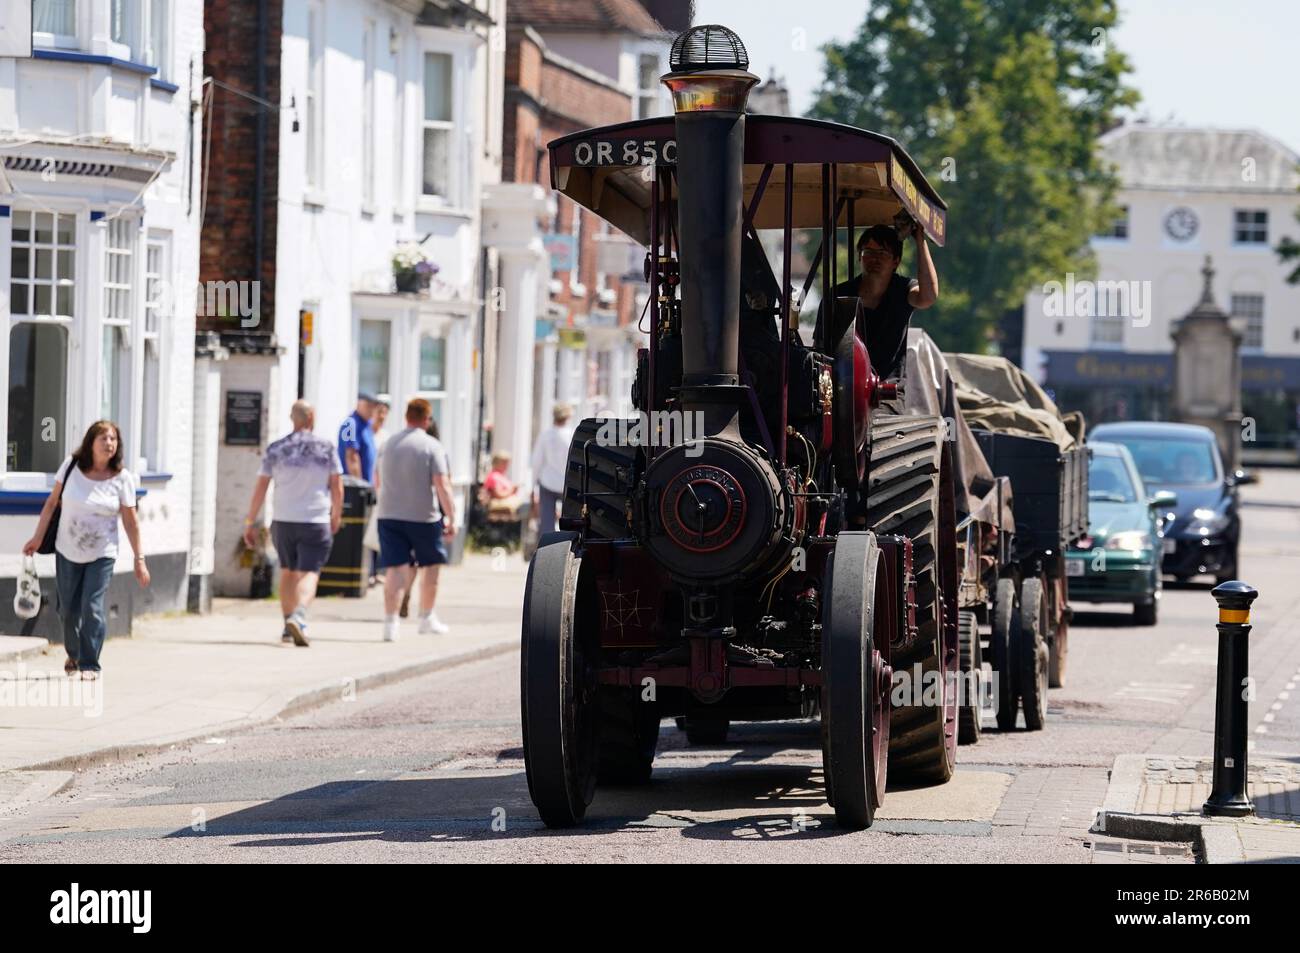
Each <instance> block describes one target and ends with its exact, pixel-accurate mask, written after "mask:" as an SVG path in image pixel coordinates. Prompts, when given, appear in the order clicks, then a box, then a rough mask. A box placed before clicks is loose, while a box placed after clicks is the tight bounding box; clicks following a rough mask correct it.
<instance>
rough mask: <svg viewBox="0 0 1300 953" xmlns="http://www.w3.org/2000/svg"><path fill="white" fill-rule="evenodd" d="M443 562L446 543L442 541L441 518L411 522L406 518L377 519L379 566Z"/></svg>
mask: <svg viewBox="0 0 1300 953" xmlns="http://www.w3.org/2000/svg"><path fill="white" fill-rule="evenodd" d="M446 561H447V544H446V543H444V542H443V541H442V520H438V521H437V522H436V523H413V522H410V521H409V520H379V565H380V568H383V569H387V568H388V567H389V566H409V565H410V564H412V563H414V564H415V565H417V566H441V565H442V564H443V563H445V562H446Z"/></svg>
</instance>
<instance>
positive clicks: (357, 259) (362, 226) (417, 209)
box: [215, 0, 505, 594]
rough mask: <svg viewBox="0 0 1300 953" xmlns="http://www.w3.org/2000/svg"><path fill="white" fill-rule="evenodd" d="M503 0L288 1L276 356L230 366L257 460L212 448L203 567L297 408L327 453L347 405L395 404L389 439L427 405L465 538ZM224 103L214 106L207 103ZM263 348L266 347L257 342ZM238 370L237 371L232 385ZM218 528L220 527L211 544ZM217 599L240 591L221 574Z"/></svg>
mask: <svg viewBox="0 0 1300 953" xmlns="http://www.w3.org/2000/svg"><path fill="white" fill-rule="evenodd" d="M504 17H505V3H504V0H475V2H473V3H469V2H464V3H462V2H450V0H449V2H441V3H425V2H422V0H389V2H377V0H286V2H285V4H284V17H283V25H282V36H281V39H280V47H279V57H278V71H279V72H278V88H279V101H278V110H279V116H280V119H279V125H278V139H277V146H278V148H277V150H276V151H277V154H278V157H277V160H276V162H277V165H276V192H277V195H278V202H277V204H276V209H275V215H276V226H275V236H274V248H275V252H274V283H275V287H274V321H273V325H272V326H271V327H269V328H259V329H257V330H258V332H259V334H261V335H262V337H261V338H260V339H259V340H261V341H262V342H263V343H267V344H273V345H274V346H273V347H270V346H268V347H265V348H261V349H259V351H258V353H246V354H244V353H240V352H239V346H238V345H239V341H240V340H241V339H244V340H246V339H247V336H241V335H238V334H235V333H233V331H232V333H230V334H226V333H223V334H222V341H223V343H224V344H226V345H227V346H228V349H229V350H230V351H231V356H230V359H229V361H227V362H225V367H224V369H223V370H222V371H221V373H222V374H223V375H226V376H229V377H230V378H231V383H230V384H223V390H224V391H227V392H228V391H229V390H231V389H251V390H254V391H260V392H262V393H263V394H264V395H265V400H264V410H263V418H264V420H265V425H264V428H263V433H262V435H261V437H262V439H261V441H260V445H259V446H255V447H232V446H226V445H224V444H223V445H222V447H221V449H220V456H221V458H222V462H221V463H220V465H219V477H218V480H219V482H220V483H221V484H222V485H223V487H225V486H232V487H237V490H236V492H234V493H232V494H230V499H229V500H227V499H226V498H225V495H224V494H223V497H222V499H221V501H220V503H219V504H218V506H219V512H218V517H217V527H218V529H217V547H216V548H217V552H218V553H222V552H228V553H229V552H234V550H235V548H236V545H237V544H236V542H235V539H234V537H235V536H236V535H237V534H238V531H239V526H240V525H241V524H242V519H243V514H244V509H243V508H244V507H246V506H247V501H248V496H247V493H246V492H244V490H245V488H246V487H245V484H247V486H248V487H251V482H252V479H253V477H252V476H251V474H252V473H253V472H255V469H256V463H257V460H258V459H260V454H261V451H262V450H263V449H264V447H265V445H266V443H268V442H269V441H270V440H273V439H275V438H276V437H277V436H279V435H280V434H282V433H283V432H284V431H286V430H287V429H288V427H289V424H288V413H289V406H290V404H291V403H292V402H293V401H294V400H295V399H296V398H298V397H299V396H302V397H305V398H306V399H307V400H309V401H311V402H312V404H314V405H315V407H316V430H317V432H318V433H320V434H322V435H323V436H326V437H328V438H329V439H331V440H335V439H336V438H337V435H338V429H339V426H340V424H341V423H342V422H343V421H344V419H345V418H346V417H347V415H348V414H350V413H351V411H352V409H353V407H354V405H355V403H356V395H357V393H358V391H360V390H366V391H372V392H376V393H387V394H390V395H391V396H392V398H393V408H392V413H391V415H390V417H389V422H388V424H387V427H386V429H385V433H386V434H387V433H392V432H395V431H396V430H399V429H401V427H402V426H404V424H403V423H402V409H403V407H404V405H405V403H406V401H407V400H409V399H410V398H412V397H415V396H423V397H426V398H428V399H429V400H430V401H431V402H432V404H433V406H434V414H435V417H436V419H437V421H438V423H439V426H440V430H441V435H442V441H443V443H444V444H445V446H446V448H447V450H448V453H449V455H450V459H451V466H452V482H453V487H454V492H455V496H456V499H457V509H458V510H459V511H460V513H459V514H458V516H459V518H458V519H457V523H458V524H459V525H460V526H462V527H463V526H464V525H465V524H464V508H465V503H466V496H467V492H468V487H469V486H470V485H471V484H472V483H473V481H474V480H475V478H476V473H475V460H474V448H475V443H476V436H477V434H476V428H477V411H478V374H479V356H478V354H479V340H478V335H479V328H480V320H481V311H482V290H481V272H482V256H481V251H480V248H481V213H480V205H481V198H482V194H483V191H484V188H485V187H486V186H488V185H489V184H491V183H492V182H494V181H497V180H498V179H499V170H500V161H501V160H500V143H501V82H502V80H501V78H502V54H503V49H504V44H503V42H502V41H501V34H502V32H503V30H504ZM219 94H220V93H219ZM410 245H418V246H419V248H420V250H421V251H422V252H423V253H424V255H425V256H427V258H428V259H430V260H431V261H432V262H433V263H434V264H435V265H436V266H437V268H438V271H437V273H436V275H435V276H434V277H433V279H432V281H431V284H430V287H429V288H428V289H427V290H424V291H409V292H399V291H398V290H397V288H396V285H395V276H394V267H393V256H394V254H395V253H396V252H397V251H398V249H399V248H401V247H403V246H410ZM268 333H273V337H272V338H270V340H269V341H268V340H267V335H268ZM241 365H242V366H243V369H241ZM223 527H227V528H225V529H223ZM215 585H216V588H217V590H218V591H221V592H229V593H231V594H235V593H239V592H246V591H247V585H248V571H247V569H246V567H243V566H240V565H239V564H238V563H237V562H236V561H235V560H234V559H233V558H226V559H225V561H224V565H223V564H222V563H221V562H220V561H219V564H218V566H217V579H216V581H215Z"/></svg>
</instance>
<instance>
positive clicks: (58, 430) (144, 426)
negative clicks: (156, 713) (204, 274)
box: [0, 0, 204, 638]
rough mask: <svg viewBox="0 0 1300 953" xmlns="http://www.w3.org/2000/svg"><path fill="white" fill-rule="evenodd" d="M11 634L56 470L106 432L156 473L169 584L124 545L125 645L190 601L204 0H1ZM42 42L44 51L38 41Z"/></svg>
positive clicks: (118, 591) (149, 535)
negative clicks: (142, 576)
mask: <svg viewBox="0 0 1300 953" xmlns="http://www.w3.org/2000/svg"><path fill="white" fill-rule="evenodd" d="M0 21H3V30H2V31H0V317H3V319H4V321H5V322H6V327H5V328H4V333H3V335H0V375H4V385H5V386H4V390H5V392H6V394H7V399H6V400H4V401H0V431H2V432H3V433H4V435H5V453H4V455H3V457H0V632H4V633H5V634H17V633H18V632H20V631H21V632H24V633H28V634H39V635H43V636H47V637H50V638H61V634H60V630H59V628H58V625H57V619H56V618H55V615H54V611H53V589H54V587H53V579H52V576H53V571H54V557H53V556H39V557H37V567H38V571H39V572H40V574H41V576H42V589H43V590H44V592H45V594H46V596H47V602H46V606H45V608H44V609H43V610H42V612H41V614H40V615H39V616H38V617H37V618H36V619H35V620H32V621H31V622H28V623H21V624H20V623H18V622H17V621H16V620H15V619H14V617H13V615H12V601H13V600H12V596H13V586H14V582H13V580H14V577H15V575H16V572H17V570H18V568H19V565H20V561H21V556H20V555H19V553H20V551H21V547H22V544H23V543H24V542H25V541H26V540H27V539H28V538H29V537H30V536H31V535H32V532H33V531H34V529H35V526H36V517H37V513H38V511H39V509H40V505H41V503H42V502H43V501H44V499H45V496H46V495H47V493H48V491H49V489H50V487H51V485H52V482H53V475H54V471H55V469H56V467H57V466H58V465H59V463H60V462H61V461H62V460H63V459H64V457H65V456H66V455H67V454H68V453H69V452H70V451H71V450H72V449H74V448H75V447H76V446H77V445H79V443H80V441H81V438H82V436H83V434H84V432H85V430H86V428H87V427H88V426H89V425H90V424H91V423H92V422H94V421H96V420H98V419H100V418H110V419H112V420H114V421H116V422H117V423H118V424H119V426H120V428H121V431H122V436H123V441H124V448H125V452H124V462H125V465H126V466H127V467H128V468H129V469H131V470H133V471H135V472H136V473H137V474H139V475H140V478H141V490H142V491H143V493H142V495H141V497H140V500H139V509H140V520H141V535H142V538H143V544H144V548H145V553H146V554H147V556H148V558H149V564H150V569H151V572H152V574H153V585H152V586H151V588H150V589H148V590H141V589H139V588H138V587H137V585H136V583H135V581H134V579H133V577H132V574H131V568H132V554H131V549H130V547H129V546H128V545H127V544H126V540H125V537H124V536H123V540H122V545H121V547H120V549H121V551H120V553H119V556H118V563H117V567H116V571H115V573H116V574H115V577H114V581H113V584H112V587H111V588H110V591H109V598H108V603H109V614H110V618H109V631H110V633H111V634H120V633H123V632H125V631H128V630H129V627H130V620H131V618H132V617H133V615H135V614H137V613H139V612H142V611H161V610H171V609H183V608H185V606H186V604H187V592H188V581H189V576H190V573H191V572H192V571H194V569H195V567H194V566H193V564H192V563H193V560H192V553H193V551H194V548H195V540H194V539H193V538H192V532H191V519H190V510H191V498H192V482H193V481H192V472H191V453H190V447H191V442H192V437H193V434H192V426H191V421H192V419H193V408H192V406H191V395H192V393H193V372H194V360H193V346H194V344H193V342H194V313H195V285H196V282H197V280H198V240H199V176H198V169H199V157H200V153H201V134H202V126H201V121H200V112H199V104H200V103H201V98H202V97H201V81H202V66H201V62H202V56H203V49H204V32H203V2H202V0H95V2H92V0H35V2H29V0H0ZM28 36H30V39H31V42H30V45H29V44H27V42H26V40H27V38H28Z"/></svg>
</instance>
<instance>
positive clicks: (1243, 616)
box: [1219, 609, 1250, 622]
mask: <svg viewBox="0 0 1300 953" xmlns="http://www.w3.org/2000/svg"><path fill="white" fill-rule="evenodd" d="M1219 621H1220V622H1249V621H1250V610H1249V609H1220V610H1219Z"/></svg>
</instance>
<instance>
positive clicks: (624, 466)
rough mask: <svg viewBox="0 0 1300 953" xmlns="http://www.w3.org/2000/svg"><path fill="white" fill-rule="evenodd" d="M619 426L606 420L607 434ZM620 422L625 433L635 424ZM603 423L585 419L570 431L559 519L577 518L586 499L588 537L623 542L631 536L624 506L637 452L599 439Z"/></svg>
mask: <svg viewBox="0 0 1300 953" xmlns="http://www.w3.org/2000/svg"><path fill="white" fill-rule="evenodd" d="M618 423H619V420H618V419H617V418H609V425H610V426H609V430H608V433H609V434H614V435H616V434H618V433H619V428H618V427H617V424H618ZM622 423H623V424H624V425H625V426H624V427H623V428H622V430H623V433H625V434H626V433H628V432H630V430H629V428H631V427H632V425H633V424H634V423H635V421H634V420H630V419H629V420H624V421H622ZM605 424H606V418H603V417H588V418H587V419H586V420H584V421H582V423H580V424H578V426H577V428H575V429H574V431H573V439H572V440H571V441H570V442H569V460H568V464H567V465H566V467H565V471H564V499H563V500H561V502H560V516H561V517H562V518H564V519H578V518H580V517H581V516H582V504H583V500H584V499H585V500H586V503H587V536H588V538H595V539H622V538H624V537H627V536H630V535H632V531H631V529H630V528H629V527H628V525H627V510H626V504H627V499H628V497H630V496H631V495H632V485H633V483H634V482H635V474H636V466H637V453H638V449H637V448H636V447H634V446H631V445H628V444H625V443H619V442H618V441H617V440H602V439H600V436H599V435H600V430H601V427H602V426H604V425H605ZM584 486H585V487H586V491H587V493H586V496H585V497H584V495H583V487H584Z"/></svg>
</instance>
